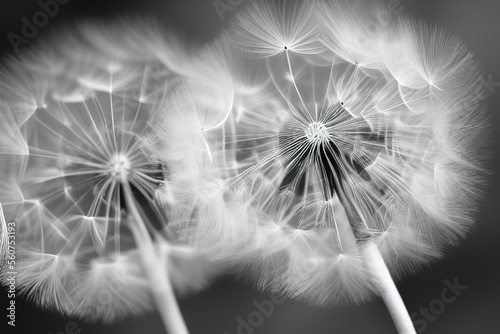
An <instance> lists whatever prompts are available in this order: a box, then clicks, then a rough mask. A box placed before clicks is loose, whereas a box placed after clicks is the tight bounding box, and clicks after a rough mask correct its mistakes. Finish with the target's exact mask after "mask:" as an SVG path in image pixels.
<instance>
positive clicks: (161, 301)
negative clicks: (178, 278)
mask: <svg viewBox="0 0 500 334" xmlns="http://www.w3.org/2000/svg"><path fill="white" fill-rule="evenodd" d="M121 185H122V189H123V192H124V197H125V202H126V203H127V207H128V209H129V212H130V214H131V215H132V217H134V220H135V221H134V222H133V223H131V224H130V229H131V231H132V233H133V235H134V239H135V241H136V243H137V248H138V249H139V252H140V254H141V256H142V260H143V267H144V270H145V272H146V275H147V276H148V278H149V281H150V283H151V293H152V295H153V298H154V300H155V303H156V307H157V308H158V312H159V313H160V316H161V318H162V320H163V324H164V325H165V328H166V329H167V331H168V333H172V334H188V333H189V332H188V329H187V326H186V323H185V321H184V318H183V317H182V314H181V311H180V308H179V304H178V303H177V299H176V298H175V294H174V290H173V287H172V283H171V282H170V278H169V275H168V273H166V271H165V270H164V267H163V266H161V265H160V263H161V258H160V256H159V254H158V252H157V251H156V250H155V248H154V244H153V241H152V239H151V236H150V235H149V232H148V230H147V228H146V224H145V222H144V220H143V219H142V215H141V214H140V212H139V208H138V207H137V206H136V204H135V200H134V197H133V194H132V189H131V188H130V184H129V183H128V181H127V180H126V179H124V180H122V182H121Z"/></svg>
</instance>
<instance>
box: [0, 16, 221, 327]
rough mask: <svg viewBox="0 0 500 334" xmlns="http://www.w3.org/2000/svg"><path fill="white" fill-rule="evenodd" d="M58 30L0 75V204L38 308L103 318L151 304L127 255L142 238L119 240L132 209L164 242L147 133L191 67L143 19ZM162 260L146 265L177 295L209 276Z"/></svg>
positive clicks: (23, 282) (132, 255)
mask: <svg viewBox="0 0 500 334" xmlns="http://www.w3.org/2000/svg"><path fill="white" fill-rule="evenodd" d="M56 37H57V38H54V42H52V43H45V44H41V45H40V46H39V47H38V48H36V47H35V48H33V49H30V51H28V52H27V53H25V54H23V55H21V57H20V60H17V61H11V62H7V64H6V65H5V67H4V69H3V70H2V71H0V76H1V78H2V80H1V82H2V84H1V85H0V97H1V98H2V102H1V104H0V105H1V115H0V117H1V120H0V124H1V125H0V126H1V129H2V130H3V129H4V127H5V131H4V132H2V141H1V144H0V161H1V165H0V168H1V171H2V175H5V176H7V175H8V177H2V179H1V180H0V186H1V187H0V203H1V204H2V207H3V209H4V212H5V217H6V219H7V220H8V221H14V222H15V223H16V231H17V240H16V241H17V244H16V247H17V248H18V250H19V252H18V253H17V254H18V258H17V263H16V264H17V267H16V268H17V271H18V272H19V279H18V281H17V284H18V287H19V289H20V291H21V293H22V294H23V295H25V296H26V297H27V298H28V299H31V300H33V301H34V302H35V303H36V304H37V305H39V306H41V307H43V308H49V309H54V310H57V311H59V312H62V313H64V314H67V315H71V316H76V317H82V318H85V319H87V320H91V321H97V320H102V321H105V322H111V321H114V320H116V319H118V318H123V317H124V316H127V315H129V314H137V313H140V312H142V311H145V310H149V309H151V306H152V300H151V286H150V284H149V283H148V281H147V279H146V278H145V277H144V271H143V268H142V264H141V262H142V261H141V260H140V259H138V258H137V257H138V256H137V254H136V253H138V251H137V248H138V247H139V246H141V242H142V240H139V239H131V238H129V237H127V235H128V233H129V232H131V231H132V230H133V229H134V228H137V225H138V224H139V222H137V221H136V220H135V219H132V218H131V217H130V215H131V211H132V210H133V209H132V207H134V206H136V207H140V209H137V211H139V212H138V213H137V214H138V215H142V217H141V218H142V219H143V220H144V221H145V222H146V223H145V226H144V227H145V228H146V229H147V231H148V232H147V233H150V234H151V235H153V236H155V240H156V242H157V243H162V242H166V241H165V239H167V236H166V235H165V234H164V233H163V232H164V229H165V225H166V219H164V216H163V215H162V214H160V213H159V212H158V208H157V207H156V205H157V204H156V203H155V196H156V195H157V194H158V189H159V188H161V187H163V186H164V185H165V181H164V178H163V173H164V169H163V167H162V165H161V164H160V163H159V162H158V161H157V160H156V158H155V157H154V156H153V154H152V153H151V152H150V145H149V144H150V143H149V142H148V141H146V140H145V138H146V136H147V135H148V133H149V131H150V128H151V121H152V119H153V117H154V116H155V115H156V114H157V113H159V112H160V111H161V110H163V109H162V108H163V107H164V104H165V103H166V96H167V95H168V94H169V93H171V91H173V90H174V89H175V88H176V87H178V86H179V85H180V83H181V80H184V79H185V77H184V76H185V75H190V74H191V73H192V71H193V70H192V69H191V65H190V60H189V57H187V56H185V52H186V51H185V50H184V47H183V45H182V43H180V42H179V41H177V40H176V39H175V38H174V37H173V36H170V35H168V38H165V36H163V35H162V34H161V33H160V30H159V29H157V27H154V26H150V25H148V24H144V23H140V22H136V23H125V22H124V21H121V22H119V23H116V24H97V23H96V22H94V23H85V24H81V25H79V26H78V27H77V28H76V29H68V30H67V31H66V32H64V33H60V34H59V35H57V36H56ZM47 44H49V45H50V47H48V46H46V45H47ZM54 54H57V57H54ZM160 55H161V57H160ZM188 68H189V69H188ZM174 153H175V152H174ZM129 188H130V191H129V193H131V194H132V197H133V198H132V199H130V201H127V200H124V199H123V197H124V196H125V197H126V192H127V189H129ZM149 217H155V218H154V219H150V218H149ZM124 231H126V232H124ZM156 247H157V248H156V250H155V251H156V252H157V253H158V254H160V248H161V247H159V246H158V245H156ZM185 247H187V246H185ZM187 248H188V247H187ZM158 256H160V255H158ZM163 258H164V261H160V262H159V263H157V264H155V266H157V268H159V270H163V271H164V272H166V273H168V274H169V275H171V276H172V277H173V278H174V279H173V280H172V281H173V282H174V284H178V287H179V291H180V292H181V293H183V294H184V293H188V292H189V291H194V290H198V289H201V288H203V287H205V286H206V285H207V284H208V282H209V278H211V277H212V276H214V271H213V270H212V269H211V268H210V265H208V264H207V263H206V262H204V260H203V258H202V256H201V255H200V256H195V255H191V256H181V255H179V254H178V253H174V252H172V253H169V254H166V255H164V256H163ZM184 260H185V261H186V263H184V264H180V262H182V261H184ZM191 265H193V266H197V267H198V268H197V269H196V270H193V269H192V268H190V266H191ZM170 271H172V272H170ZM174 271H175V272H174ZM193 273H196V274H197V275H198V276H197V277H196V279H193V280H191V279H189V276H190V275H192V274H193ZM6 278H7V277H6V276H5V275H2V277H1V281H2V282H5V279H6ZM174 288H175V286H174ZM117 289H118V290H120V291H117ZM103 295H105V296H107V297H109V298H108V299H107V300H102V301H99V298H101V297H102V296H103ZM96 300H98V302H97V303H96Z"/></svg>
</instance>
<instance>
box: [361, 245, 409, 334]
mask: <svg viewBox="0 0 500 334" xmlns="http://www.w3.org/2000/svg"><path fill="white" fill-rule="evenodd" d="M363 256H364V258H365V262H366V265H367V267H368V269H369V270H370V272H371V273H372V275H373V276H374V278H375V280H376V284H377V288H378V290H379V292H380V296H381V297H382V299H383V300H384V303H385V305H386V306H387V309H388V310H389V313H390V315H391V317H392V320H393V321H394V324H395V326H396V328H397V330H398V333H399V334H416V331H415V328H414V327H413V322H412V321H411V318H410V315H409V314H408V311H407V310H406V306H405V304H404V302H403V299H402V298H401V295H400V294H399V292H398V289H397V288H396V285H395V284H394V281H393V280H392V277H391V274H390V273H389V270H388V269H387V266H386V264H385V262H384V259H383V258H382V255H381V254H380V252H379V250H378V248H377V246H376V245H375V244H371V245H369V246H368V247H366V248H365V249H363Z"/></svg>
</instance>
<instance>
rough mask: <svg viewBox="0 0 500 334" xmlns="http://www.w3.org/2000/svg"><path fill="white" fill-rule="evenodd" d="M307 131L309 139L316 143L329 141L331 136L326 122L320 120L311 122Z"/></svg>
mask: <svg viewBox="0 0 500 334" xmlns="http://www.w3.org/2000/svg"><path fill="white" fill-rule="evenodd" d="M305 132H306V137H307V140H309V141H310V142H311V143H314V144H320V143H324V142H327V141H328V140H329V137H330V135H329V133H328V129H327V127H326V126H325V124H323V123H320V122H313V123H310V124H309V126H308V127H307V129H306V131H305Z"/></svg>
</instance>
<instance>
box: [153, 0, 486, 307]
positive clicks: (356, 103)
mask: <svg viewBox="0 0 500 334" xmlns="http://www.w3.org/2000/svg"><path fill="white" fill-rule="evenodd" d="M378 6H379V4H378V3H374V4H371V5H370V7H363V6H360V4H359V2H355V3H353V2H349V1H328V0H325V1H313V2H305V1H303V2H301V3H297V2H287V3H286V4H285V2H278V3H275V2H263V1H257V2H253V3H252V4H250V5H249V6H248V9H247V10H246V11H241V12H239V13H238V15H237V17H236V19H235V23H234V24H233V25H232V26H231V27H230V28H229V29H230V36H231V38H232V40H233V41H235V42H236V43H235V44H236V45H237V46H238V48H239V49H240V50H241V54H239V55H237V57H243V58H242V59H243V60H242V61H240V62H238V63H244V62H247V63H249V64H250V63H251V66H248V67H247V68H249V69H251V73H252V74H253V77H254V78H258V80H255V81H253V83H254V87H258V86H259V84H260V88H261V89H254V90H253V93H252V101H253V102H252V103H249V101H248V100H247V99H245V98H242V97H243V91H237V89H236V85H234V86H232V87H231V88H230V89H231V90H232V94H231V93H229V92H228V94H227V95H228V96H232V97H233V98H232V99H226V101H227V102H229V103H230V106H231V112H230V113H229V114H227V117H225V118H222V119H221V118H218V120H223V122H217V123H215V122H213V123H212V124H216V125H217V127H213V128H212V129H210V130H209V131H208V132H204V133H203V135H201V134H199V135H197V136H195V137H192V138H197V140H198V144H197V145H194V146H192V147H193V148H195V150H196V152H202V153H203V154H190V155H189V159H183V158H180V159H178V160H176V161H173V160H169V158H168V157H166V158H162V157H161V155H159V158H160V159H162V160H164V159H165V160H169V162H167V163H166V165H167V166H168V167H167V168H169V169H170V170H178V171H179V173H180V174H179V175H180V178H181V177H182V169H183V168H184V169H186V170H189V168H193V167H192V166H196V173H195V175H196V176H197V178H196V181H194V182H193V183H191V184H190V185H189V186H187V187H182V186H178V187H176V188H177V189H178V190H179V191H178V192H176V193H173V194H172V197H171V198H170V200H171V201H173V202H175V203H179V202H181V203H184V205H183V206H181V207H182V209H180V210H179V212H178V213H175V212H173V213H172V217H174V218H173V219H174V220H175V222H176V223H175V224H174V226H176V227H177V228H176V230H177V231H178V235H179V237H180V238H181V239H185V240H188V241H190V242H192V243H193V244H196V245H198V246H199V247H200V248H201V249H205V250H206V252H207V253H208V254H210V255H211V257H212V258H213V259H214V260H217V261H219V262H220V263H222V264H223V265H225V266H227V267H229V268H231V269H232V270H234V272H235V273H236V274H237V275H239V276H241V277H243V278H245V279H250V280H252V281H253V282H255V283H256V285H257V286H258V287H259V288H262V289H267V290H271V291H277V292H281V293H283V292H285V294H287V295H289V296H293V297H296V298H301V299H305V300H307V301H309V302H311V303H313V304H327V303H336V302H349V301H354V302H360V301H363V300H366V299H367V298H369V296H370V295H371V294H372V293H373V289H374V287H375V285H376V284H375V282H374V281H373V280H372V277H371V276H370V274H369V272H368V270H367V269H366V266H365V264H364V260H363V256H362V254H361V253H362V252H363V251H364V249H366V247H368V245H371V244H376V245H377V247H378V248H379V249H380V252H381V254H382V256H383V258H384V260H385V262H386V263H387V264H388V267H389V269H390V270H391V272H392V273H393V275H395V276H397V277H402V276H404V275H406V274H407V273H409V272H414V271H415V270H417V269H418V267H419V265H421V264H422V263H426V262H427V261H430V260H432V259H435V258H438V257H440V256H441V255H442V252H443V250H444V249H445V248H446V247H448V246H450V245H453V244H455V243H456V241H457V240H458V239H459V238H460V237H461V236H463V235H464V233H465V232H466V231H467V230H468V228H469V227H470V226H471V224H472V222H473V219H472V217H473V215H474V212H475V209H474V205H475V204H474V203H477V200H478V197H479V194H480V193H481V191H480V190H479V189H480V188H481V184H482V183H481V182H482V181H481V180H482V179H483V176H484V168H483V165H482V161H484V158H483V157H482V156H481V155H480V152H481V150H479V151H476V149H477V148H478V147H482V145H484V141H483V140H482V139H481V138H482V137H481V135H479V133H480V132H481V131H482V130H481V129H484V128H485V123H484V120H483V119H482V118H483V117H482V116H481V115H484V114H483V112H484V104H483V103H481V102H479V101H478V99H475V98H474V97H475V96H482V94H483V93H484V89H479V88H478V86H477V85H474V80H476V79H477V78H478V77H479V75H480V69H479V65H478V62H477V60H476V59H475V58H474V56H473V55H472V53H471V52H469V51H468V49H467V47H466V46H465V45H464V44H463V43H462V42H461V40H460V39H459V38H458V37H456V36H453V35H452V34H450V33H447V32H444V31H443V30H441V29H440V28H437V27H434V26H432V25H429V24H425V23H422V22H417V21H415V20H413V19H410V18H408V17H406V16H405V15H399V16H398V17H397V18H396V17H395V18H390V19H389V20H388V21H387V24H385V25H379V26H377V27H375V28H376V29H372V28H374V27H373V26H372V25H371V23H372V22H373V18H372V17H371V13H372V12H371V10H372V9H374V8H375V9H377V8H379V7H378ZM299 9H300V10H299ZM209 52H213V51H209ZM213 54H217V55H218V57H219V58H220V56H221V55H222V57H227V54H226V55H225V54H224V53H213ZM233 56H234V54H233V55H232V57H233ZM229 58H231V57H229ZM231 62H232V61H231V60H230V61H229V63H231ZM239 68H240V72H238V74H237V75H236V76H237V77H238V79H239V78H241V77H245V76H242V75H241V69H242V68H243V69H244V68H245V67H239ZM232 71H233V70H230V71H229V73H231V72H232ZM255 73H259V74H255ZM248 77H249V76H247V78H248ZM225 80H226V79H225ZM228 80H229V79H228ZM234 82H237V80H234V81H233V83H234ZM473 90H479V92H476V93H477V94H476V93H474V92H473ZM481 91H483V92H481ZM184 100H188V101H190V104H191V106H193V109H194V110H197V111H200V110H203V105H204V103H205V102H206V101H208V100H206V99H204V96H201V97H200V96H197V94H196V92H189V93H188V98H187V99H184ZM221 105H222V104H221ZM200 107H201V108H200ZM226 108H227V104H224V110H227V109H226ZM220 112H223V110H222V109H219V113H220ZM212 115H214V114H213V113H209V114H208V116H212ZM215 115H219V114H218V113H215ZM205 117H207V115H199V114H198V115H196V117H195V118H193V119H191V120H190V123H191V124H193V125H194V124H198V123H199V122H200V119H203V118H205ZM184 121H189V120H188V119H184ZM170 133H171V132H167V131H162V130H161V129H159V131H158V132H157V136H158V137H160V138H169V136H170ZM172 142H173V141H172ZM186 150H188V149H186ZM191 152H193V151H191ZM208 152H209V154H208ZM207 156H209V157H210V158H208V159H207ZM179 157H181V156H180V155H179ZM186 175H187V174H186ZM172 179H174V176H173V175H172ZM214 180H222V184H223V186H222V187H220V188H217V189H218V190H217V191H211V190H210V191H209V193H212V194H214V196H213V197H211V198H209V197H206V196H201V195H197V191H199V190H200V189H201V188H200V187H203V186H202V185H204V184H213V183H214V182H215V181H214ZM174 183H175V182H174ZM182 184H183V185H186V183H182ZM205 189H206V188H205ZM201 193H204V192H200V194H201ZM182 226H187V227H186V228H182ZM405 240H407V242H405ZM408 240H409V241H408ZM303 268H309V269H308V270H305V269H303Z"/></svg>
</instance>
